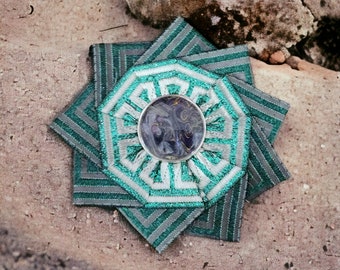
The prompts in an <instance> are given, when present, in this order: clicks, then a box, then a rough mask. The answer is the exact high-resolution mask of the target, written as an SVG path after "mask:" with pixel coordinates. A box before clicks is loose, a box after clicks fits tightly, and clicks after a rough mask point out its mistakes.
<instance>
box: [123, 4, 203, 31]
mask: <svg viewBox="0 0 340 270" xmlns="http://www.w3.org/2000/svg"><path fill="white" fill-rule="evenodd" d="M205 2H206V0H191V1H186V0H158V1H153V0H138V1H135V0H126V3H127V4H128V7H129V10H130V11H131V12H132V14H134V16H136V17H137V18H139V19H140V20H141V21H142V22H144V23H147V24H150V25H153V26H155V27H165V26H167V25H169V24H170V22H171V21H173V20H174V19H175V18H176V17H178V16H182V17H188V16H189V15H190V14H191V13H193V12H194V11H196V10H197V9H199V8H200V7H202V6H203V5H205Z"/></svg>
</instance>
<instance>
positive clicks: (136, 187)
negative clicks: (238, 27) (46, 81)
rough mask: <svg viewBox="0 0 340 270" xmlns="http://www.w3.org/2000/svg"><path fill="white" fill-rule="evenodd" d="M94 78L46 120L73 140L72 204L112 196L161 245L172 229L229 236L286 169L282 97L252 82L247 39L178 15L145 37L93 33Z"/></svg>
mask: <svg viewBox="0 0 340 270" xmlns="http://www.w3.org/2000/svg"><path fill="white" fill-rule="evenodd" d="M90 55H91V57H92V60H93V66H94V78H93V80H92V81H91V82H90V83H89V84H88V85H87V87H85V89H84V90H83V91H82V92H81V93H80V95H79V96H78V97H77V98H76V99H75V100H74V101H73V103H72V104H71V105H70V106H69V107H68V108H67V109H66V110H65V111H64V112H63V113H61V114H60V115H59V116H58V117H57V118H56V119H55V120H54V122H53V123H52V124H51V127H52V128H53V129H54V130H55V131H56V132H57V133H58V134H60V135H61V136H62V137H63V138H64V139H65V140H66V142H67V143H69V145H70V146H72V147H73V148H74V150H75V151H74V179H73V202H74V204H75V205H95V206H106V207H107V206H114V207H116V208H117V209H118V210H119V211H120V213H122V214H123V215H124V216H125V217H126V219H127V220H128V221H129V222H130V223H131V224H132V226H133V227H134V228H135V229H136V230H137V231H138V232H139V233H140V234H141V235H142V236H143V237H144V238H145V239H146V240H147V241H148V242H149V243H150V244H151V245H152V246H153V247H155V249H156V250H157V251H158V252H162V251H163V250H164V249H165V248H166V247H167V246H168V245H169V244H170V243H171V242H172V241H173V240H174V239H175V238H176V237H177V236H178V235H179V234H180V233H181V232H184V233H189V234H194V235H198V236H202V237H210V238H215V239H221V240H228V241H239V238H240V227H241V219H242V208H243V206H244V201H245V200H252V199H253V198H255V197H256V196H258V195H259V194H261V193H262V192H264V191H265V190H267V189H269V188H271V187H273V186H274V185H276V184H278V183H280V182H282V181H284V180H286V179H288V178H289V173H288V171H287V169H286V168H285V167H284V165H283V164H282V162H281V161H280V159H279V157H278V155H277V154H276V152H275V150H274V149H273V147H272V144H273V142H274V140H275V138H276V135H277V133H278V131H279V128H280V126H281V124H282V122H283V120H284V118H285V115H286V113H287V112H288V108H289V105H288V104H287V103H285V102H284V101H281V100H279V99H277V98H274V97H272V96H270V95H268V94H266V93H264V92H262V91H260V90H258V89H256V88H255V87H254V83H253V79H252V72H251V66H250V62H249V57H248V50H247V47H246V46H236V47H233V48H228V49H221V50H218V49H216V48H215V47H214V46H213V45H212V44H211V43H209V42H208V41H207V40H206V39H205V38H204V37H202V36H201V35H200V34H199V33H198V32H197V31H195V29H193V28H192V27H191V26H190V25H189V24H188V23H186V22H185V20H183V19H182V18H178V19H176V20H175V21H174V22H173V23H172V24H171V25H170V26H169V28H168V29H166V30H165V31H164V33H163V34H162V35H161V36H160V37H159V38H158V39H157V40H156V41H155V42H153V43H150V42H135V43H118V44H96V45H92V46H91V49H90Z"/></svg>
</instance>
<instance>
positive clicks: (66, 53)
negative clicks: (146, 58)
mask: <svg viewBox="0 0 340 270" xmlns="http://www.w3.org/2000/svg"><path fill="white" fill-rule="evenodd" d="M0 6H1V8H0V15H1V17H0V19H1V26H0V27H1V28H0V48H1V50H0V59H1V60H0V87H1V88H0V95H1V96H0V97H1V98H0V119H1V121H0V229H1V232H2V233H0V244H3V245H5V243H7V242H5V240H4V239H5V236H4V235H6V237H9V236H10V237H11V239H12V240H11V241H12V242H13V241H14V242H15V241H16V242H18V243H20V246H22V247H21V248H22V249H27V250H29V251H30V252H31V253H37V254H50V256H52V255H53V256H54V255H56V256H58V257H60V258H63V260H65V261H69V260H71V259H72V260H75V261H79V262H81V264H80V265H82V266H81V268H82V269H85V268H88V269H136V268H138V269H140V270H142V269H209V270H213V269H288V268H290V269H339V268H340V199H339V174H340V166H339V163H340V160H339V155H340V144H339V138H340V135H339V129H340V127H339V119H340V105H339V100H340V97H339V95H340V91H339V88H340V74H339V73H336V72H333V71H329V70H326V69H323V68H320V67H318V66H314V65H311V64H308V63H305V62H303V61H302V62H300V63H299V64H298V67H299V70H294V69H291V68H290V67H289V66H288V65H281V66H269V65H266V64H264V63H262V62H259V61H257V60H252V64H253V69H254V76H255V80H256V85H257V86H258V88H260V89H262V90H263V91H265V92H268V93H272V94H274V95H276V96H278V97H280V98H282V99H284V100H286V101H287V102H289V103H290V104H291V109H290V112H289V114H288V116H287V119H286V122H285V123H284V125H283V128H282V130H281V132H280V134H279V137H278V140H277V142H276V144H275V148H276V149H277V151H278V152H279V154H280V156H281V158H282V159H283V161H284V162H285V164H286V165H287V167H288V169H289V170H290V172H291V174H292V177H291V179H290V180H289V181H287V182H284V183H282V184H281V185H279V186H277V187H275V188H273V189H272V190H270V191H268V192H266V193H265V194H263V195H261V196H260V197H259V198H257V199H256V201H255V202H254V203H247V204H246V207H245V210H244V219H243V226H242V234H241V242H240V243H227V242H220V241H216V240H210V239H204V238H197V237H190V236H180V237H179V238H178V239H177V240H176V241H175V242H174V243H173V244H172V245H171V246H170V247H169V249H167V250H166V251H165V252H164V253H163V254H161V255H159V254H157V253H156V252H155V251H154V250H153V249H151V248H150V247H149V246H148V245H147V244H146V242H145V241H144V240H143V239H142V238H141V237H140V236H138V234H137V233H136V232H135V231H134V230H133V229H132V228H131V227H130V226H129V225H128V224H127V222H126V221H125V220H124V219H123V218H122V217H121V216H118V217H116V216H115V215H114V212H113V210H104V209H99V208H91V207H83V208H81V207H75V206H73V205H72V200H71V163H72V162H71V161H72V159H71V150H70V149H69V148H68V146H67V145H66V144H65V143H64V142H63V141H62V140H61V139H60V138H59V137H58V136H57V135H56V134H54V133H53V132H52V131H51V130H50V129H49V128H48V124H49V123H50V122H51V121H52V120H53V119H54V117H55V116H56V115H57V114H58V113H59V112H60V111H61V110H63V109H64V108H65V106H67V104H69V102H70V101H71V100H72V99H73V98H74V97H75V95H76V94H77V93H78V92H79V91H80V89H81V88H82V87H83V86H84V85H85V84H86V82H87V81H88V80H89V78H90V76H91V69H90V66H89V63H88V60H87V53H88V47H89V46H90V44H92V43H100V42H121V41H139V40H153V39H154V38H155V37H157V36H158V34H159V33H160V32H159V30H155V29H151V28H149V27H146V26H143V25H141V24H140V23H139V22H138V21H136V20H134V19H131V18H130V17H129V16H128V15H126V14H125V6H124V2H123V1H122V0H111V1H110V0H105V1H100V2H99V1H90V0H86V1H85V0H74V1H66V0H65V1H62V0H61V1H42V0H41V1H39V0H31V1H26V0H25V1H19V0H13V1H6V0H0ZM117 26H120V27H119V28H115V29H111V30H107V31H101V30H105V29H108V28H112V27H117ZM4 232H9V233H4ZM6 239H7V238H6ZM6 241H7V240H6ZM0 247H1V246H0ZM3 250H4V249H3ZM13 253H14V252H12V253H9V254H8V255H6V252H3V254H2V255H1V248H0V269H1V270H2V269H7V268H8V265H7V266H6V257H7V258H9V257H11V256H12V257H13V256H14V255H18V254H17V253H16V254H13ZM51 254H52V255H51ZM1 256H2V257H1ZM22 259H24V258H22ZM1 260H3V262H2V261H1ZM20 260H21V258H20V255H19V256H18V257H17V258H16V260H15V261H14V262H13V263H12V264H11V267H13V268H17V269H19V267H18V265H20ZM6 267H7V268H6ZM60 267H62V268H63V267H65V264H62V265H61V266H60Z"/></svg>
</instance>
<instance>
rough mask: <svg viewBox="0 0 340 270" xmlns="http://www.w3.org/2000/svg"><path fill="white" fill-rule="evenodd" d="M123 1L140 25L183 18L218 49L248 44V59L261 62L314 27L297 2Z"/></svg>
mask: <svg viewBox="0 0 340 270" xmlns="http://www.w3.org/2000/svg"><path fill="white" fill-rule="evenodd" d="M126 2H127V4H128V7H129V9H130V11H131V12H132V13H133V14H134V15H135V16H136V17H137V18H139V19H140V20H142V21H143V22H146V23H149V24H151V25H153V26H157V27H162V26H165V25H168V24H169V23H170V22H171V21H172V20H173V19H174V18H175V17H177V16H183V17H185V18H187V19H188V21H189V22H190V23H191V24H192V25H193V26H194V27H195V28H196V29H198V30H199V31H200V32H201V33H202V34H203V35H204V36H205V37H206V38H208V39H209V40H210V41H212V42H213V43H214V44H215V45H216V46H217V47H219V48H225V47H229V46H232V45H236V44H244V43H247V44H248V45H249V49H250V53H251V56H254V57H257V58H259V59H261V60H264V61H268V60H269V58H270V55H272V54H273V53H275V52H276V51H278V50H281V49H282V48H285V49H288V48H290V47H292V46H293V45H295V44H296V43H298V42H299V41H301V40H302V39H304V38H305V37H307V36H308V35H309V34H310V33H312V32H313V31H314V27H315V23H314V16H313V14H312V13H311V12H310V10H309V9H308V8H307V7H306V6H305V5H303V3H302V1H300V0H292V1H288V2H285V3H283V2H282V1H271V0H245V1H236V0H220V1H208V0H195V1H183V0H176V1H171V0H170V1H165V0H161V1H156V2H155V1H152V0H140V1H131V0H126ZM276 56H277V55H275V57H276ZM281 57H282V55H281ZM286 58H287V56H286ZM280 63H281V62H280Z"/></svg>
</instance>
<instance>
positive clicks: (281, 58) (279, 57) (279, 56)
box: [269, 51, 286, 64]
mask: <svg viewBox="0 0 340 270" xmlns="http://www.w3.org/2000/svg"><path fill="white" fill-rule="evenodd" d="M285 61H286V57H285V55H284V53H283V52H282V51H276V52H274V53H273V54H272V55H271V56H270V57H269V63H271V64H283V63H284V62H285Z"/></svg>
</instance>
